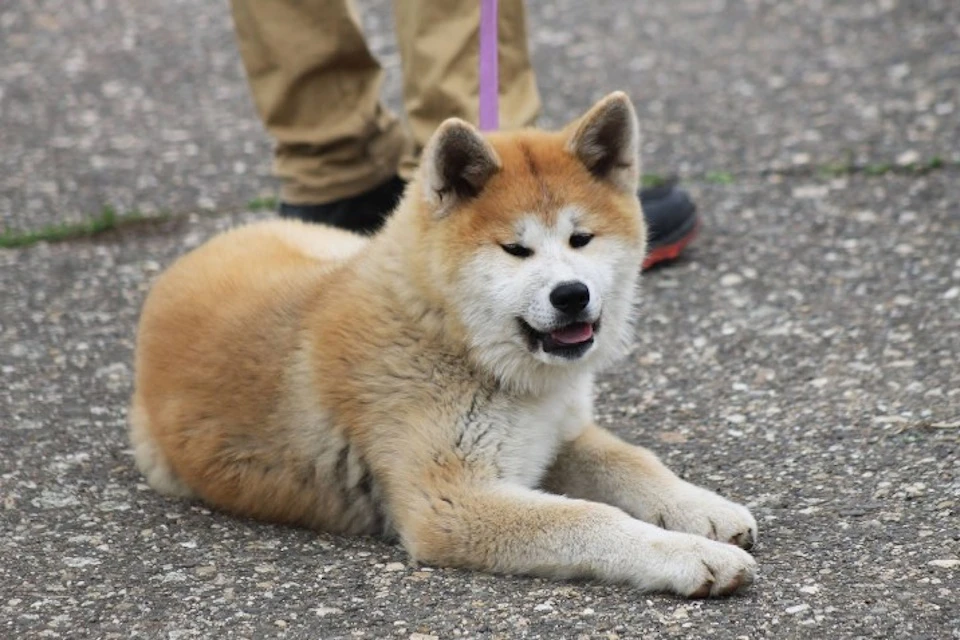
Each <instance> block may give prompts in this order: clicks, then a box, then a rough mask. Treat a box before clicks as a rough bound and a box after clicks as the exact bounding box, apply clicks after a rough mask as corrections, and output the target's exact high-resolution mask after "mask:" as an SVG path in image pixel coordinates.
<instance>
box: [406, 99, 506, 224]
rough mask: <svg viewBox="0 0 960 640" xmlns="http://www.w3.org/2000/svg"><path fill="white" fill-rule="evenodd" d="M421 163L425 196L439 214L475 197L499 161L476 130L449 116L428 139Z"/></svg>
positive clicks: (492, 173)
mask: <svg viewBox="0 0 960 640" xmlns="http://www.w3.org/2000/svg"><path fill="white" fill-rule="evenodd" d="M420 165H421V166H420V176H421V177H420V180H421V184H422V185H423V187H422V188H423V194H424V197H425V198H426V199H427V202H429V203H430V204H432V205H433V206H434V207H435V209H436V215H437V217H438V218H442V217H443V216H445V215H447V214H449V213H450V212H451V211H453V209H454V208H455V207H457V206H458V205H459V204H462V203H464V202H466V201H467V200H471V199H473V198H475V197H477V196H478V195H479V194H480V192H481V191H483V188H484V186H486V184H487V181H488V180H490V178H491V177H492V176H493V175H494V174H495V173H497V172H498V171H499V170H500V166H501V163H500V157H499V156H498V155H497V152H496V151H494V149H493V147H492V146H490V143H489V142H487V141H486V140H485V139H484V138H483V136H482V135H480V132H479V131H477V130H476V129H475V128H474V127H473V126H472V125H470V124H467V123H466V122H464V121H463V120H460V119H459V118H449V119H447V120H445V121H444V122H443V123H442V124H441V125H440V127H439V128H438V129H437V130H436V132H434V134H433V136H432V137H431V138H430V141H429V142H427V146H426V148H425V149H424V150H423V158H422V160H421V163H420Z"/></svg>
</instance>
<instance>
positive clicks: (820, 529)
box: [0, 0, 960, 640]
mask: <svg viewBox="0 0 960 640" xmlns="http://www.w3.org/2000/svg"><path fill="white" fill-rule="evenodd" d="M361 7H362V15H363V20H364V25H365V28H366V29H367V31H368V32H369V34H370V41H371V45H372V48H373V49H374V51H375V52H376V53H377V55H378V56H380V58H381V60H382V62H383V64H384V66H385V68H386V70H387V78H386V82H385V87H384V91H385V97H386V99H387V101H388V103H390V104H392V105H394V106H397V104H398V100H397V96H398V93H399V77H398V60H397V54H396V50H395V46H394V42H393V37H392V34H391V32H390V28H391V27H390V25H391V14H390V11H391V10H390V6H389V3H388V2H386V0H376V1H367V2H363V3H361ZM529 10H530V16H529V25H530V29H531V42H532V45H533V47H534V59H535V64H536V67H537V71H538V77H539V83H540V87H541V92H542V94H543V97H544V105H545V110H544V117H543V121H544V124H545V125H548V126H554V125H558V124H560V123H563V122H565V121H566V120H567V119H569V118H572V117H574V116H575V115H576V114H577V113H579V112H580V111H582V110H583V109H584V108H585V107H586V106H588V105H589V104H590V103H591V101H593V100H594V99H595V98H597V97H599V96H600V95H602V94H604V93H606V92H607V91H610V90H613V89H624V90H626V91H628V92H629V93H630V94H631V95H632V96H633V98H634V99H635V101H636V103H637V106H638V109H639V112H640V118H641V125H642V127H643V132H644V139H645V142H644V161H645V165H646V167H647V168H648V169H649V170H650V171H652V172H656V173H660V174H667V173H672V172H677V173H679V174H680V175H682V176H685V177H686V178H687V181H686V185H687V186H688V187H689V188H690V190H691V191H692V192H693V194H694V196H695V197H696V200H697V202H698V204H699V206H700V209H701V211H702V213H703V215H704V229H703V232H702V235H701V237H700V238H699V240H698V241H697V243H696V244H695V245H694V246H693V247H692V249H691V250H690V251H689V252H688V253H687V254H685V257H684V258H683V259H682V260H681V261H679V262H678V263H676V264H674V265H672V266H669V267H666V268H662V269H656V270H654V271H653V272H651V273H649V274H647V276H646V279H645V293H644V301H643V311H642V318H641V321H640V323H639V324H638V329H637V340H636V346H635V348H634V350H633V352H632V353H631V355H630V357H628V358H627V359H626V360H624V361H623V362H622V363H620V364H619V365H618V366H616V367H615V368H614V369H612V370H611V371H610V372H608V373H607V374H606V375H605V376H603V378H602V379H601V383H600V389H599V393H600V395H599V399H598V420H599V421H600V422H601V423H602V424H603V425H605V426H608V427H609V428H611V429H613V430H615V431H617V432H618V433H620V434H621V435H623V436H624V437H626V438H628V439H630V440H631V441H634V442H637V443H639V444H644V445H646V446H649V447H651V448H653V449H655V450H656V451H657V452H658V453H660V454H661V455H662V456H663V458H664V459H665V460H666V462H667V463H668V464H670V465H671V466H672V467H673V468H674V469H676V470H677V471H679V472H681V473H682V474H683V475H684V477H686V478H688V479H690V480H692V481H694V482H697V483H700V484H703V485H705V486H707V487H710V488H713V489H715V490H718V491H720V492H721V493H723V494H724V495H727V496H730V497H732V498H735V499H737V500H740V501H742V502H744V503H746V504H748V505H749V506H750V507H751V509H752V510H753V512H754V515H756V517H757V520H758V521H759V524H760V541H759V544H758V546H757V548H756V550H755V554H756V557H757V559H758V561H759V563H760V571H761V573H760V577H759V579H758V581H757V582H756V584H755V585H754V587H753V588H752V589H751V590H750V591H748V592H747V593H745V594H744V595H742V596H738V597H734V598H729V599H725V600H718V601H698V602H688V601H684V600H681V599H677V598H673V597H668V596H661V595H643V594H637V593H636V592H633V591H631V590H630V589H628V588H625V587H622V586H609V585H600V584H595V583H588V582H551V581H544V580H538V579H529V578H511V577H503V576H490V575H483V574H477V573H470V572H465V571H456V570H446V569H433V568H430V567H422V566H420V567H417V566H412V565H411V564H410V563H409V562H408V560H407V558H406V557H405V554H404V553H403V551H402V550H401V549H400V548H398V547H395V546H390V545H388V544H385V543H382V542H379V541H377V540H371V539H348V538H339V537H335V536H328V535H323V534H316V533H313V532H309V531H304V530H299V529H293V528H285V527H276V526H270V525H264V524H259V523H255V522H250V521H244V520H240V519H236V518H232V517H228V516H225V515H222V514H219V513H216V512H210V511H209V510H208V509H206V508H204V507H203V506H202V505H198V504H192V503H188V502H178V501H174V500H168V499H165V498H162V497H160V496H158V495H156V494H154V493H153V492H152V491H150V490H149V489H148V488H147V487H146V486H145V485H144V483H143V479H142V478H141V477H140V475H139V473H138V472H137V471H136V469H135V468H134V465H133V459H132V455H131V452H130V449H129V446H128V443H127V439H126V433H125V419H126V418H125V414H126V404H127V401H128V397H129V393H130V389H131V373H132V347H133V339H134V330H135V323H136V318H137V315H138V313H139V306H140V304H141V303H142V300H143V297H144V295H145V293H146V291H147V289H148V287H149V285H150V282H151V281H152V279H153V278H154V277H155V276H156V275H157V273H158V272H159V271H160V270H161V269H162V268H163V267H164V266H165V265H167V264H169V263H170V262H171V261H172V260H173V259H175V257H177V256H178V255H180V254H182V253H183V252H184V251H186V250H187V249H189V248H190V247H193V246H196V245H197V244H199V243H200V242H202V241H203V240H204V239H206V238H208V237H209V236H210V235H211V234H213V233H215V232H217V231H219V230H223V229H226V228H229V227H230V226H232V225H234V224H237V223H239V222H242V221H246V220H252V219H262V218H266V217H269V216H270V215H272V214H271V213H269V212H262V211H261V212H255V211H245V210H244V209H245V208H246V204H247V203H248V202H249V201H250V200H251V199H252V198H255V197H260V196H269V195H272V194H273V193H274V192H275V188H276V185H275V183H274V181H273V180H272V179H271V177H270V158H269V148H270V142H269V140H268V139H267V138H266V137H265V135H264V133H263V131H262V128H261V126H260V124H259V122H258V121H257V120H256V118H255V116H254V115H253V111H252V107H251V104H250V101H249V97H248V95H247V89H246V85H245V80H244V78H243V75H242V72H241V69H240V66H239V60H238V56H237V54H236V50H235V45H234V42H233V35H232V31H231V26H230V21H229V13H228V11H227V8H226V5H225V3H206V4H198V3H188V2H185V1H184V0H176V1H172V2H166V3H150V2H146V1H145V0H129V1H128V2H125V3H107V2H102V1H99V0H90V1H88V2H78V3H68V2H64V1H63V0H38V1H36V2H31V3H19V4H9V3H8V4H6V5H3V6H2V7H0V42H2V46H0V149H2V150H3V153H2V154H0V225H2V228H3V230H5V231H6V232H8V233H14V232H16V233H19V232H25V231H31V230H38V229H42V228H44V227H46V226H48V225H51V224H59V223H64V222H77V221H82V220H84V219H88V218H89V217H90V216H92V215H94V214H96V213H98V212H99V211H100V210H101V209H102V208H103V207H104V206H105V205H110V206H113V207H115V208H116V209H117V210H118V211H119V212H120V213H121V215H124V214H129V213H131V212H134V211H139V212H144V213H147V214H151V213H156V212H162V211H170V212H174V215H172V216H169V217H165V218H157V219H156V220H153V221H147V222H138V223H136V224H129V225H122V226H121V227H120V228H118V229H116V230H114V231H111V232H108V233H105V234H101V235H98V236H95V237H93V238H89V239H75V240H70V241H66V242H60V243H56V244H50V243H45V242H41V243H38V244H35V245H33V246H29V247H25V248H21V249H13V250H0V637H4V638H7V637H9V638H48V637H49V638H59V637H62V638H164V639H183V638H219V637H238V638H273V637H277V638H324V639H327V638H404V639H410V640H428V639H430V638H456V637H463V638H545V639H548V638H657V637H670V638H673V637H675V638H716V639H719V640H727V639H730V640H735V639H742V638H748V639H754V638H819V637H822V638H892V637H896V638H911V639H912V638H921V639H930V640H940V639H943V638H955V639H958V638H960V604H958V602H960V462H958V460H960V365H958V360H960V179H958V178H960V5H958V4H957V3H956V2H953V1H952V0H925V1H921V0H867V1H865V2H858V3H849V2H840V1H829V0H819V1H815V0H805V1H797V2H792V3H784V2H775V1H773V0H726V1H724V0H673V1H669V0H650V1H648V2H642V3H614V2H597V3H583V2H575V1H574V0H551V1H549V2H536V3H534V2H530V3H529ZM921 165H922V166H926V167H930V166H931V165H932V167H933V168H931V169H929V170H925V171H916V170H914V167H916V166H921ZM848 169H854V171H848Z"/></svg>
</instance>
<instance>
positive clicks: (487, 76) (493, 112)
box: [480, 0, 500, 131]
mask: <svg viewBox="0 0 960 640" xmlns="http://www.w3.org/2000/svg"><path fill="white" fill-rule="evenodd" d="M499 87H500V78H499V72H498V70H497V0H480V130H481V131H496V130H497V129H499V128H500V107H499V104H498V99H499V95H498V90H499Z"/></svg>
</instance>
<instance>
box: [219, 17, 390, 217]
mask: <svg viewBox="0 0 960 640" xmlns="http://www.w3.org/2000/svg"><path fill="white" fill-rule="evenodd" d="M231 5H232V10H233V18H234V24H235V26H236V32H237V40H238V42H239V47H240V54H241V57H242V58H243V64H244V67H245V69H246V72H247V78H248V80H249V82H250V88H251V92H252V94H253V101H254V104H255V105H256V108H257V111H258V113H259V114H260V118H261V119H262V120H263V123H264V125H265V126H266V128H267V130H268V131H269V133H270V134H271V135H272V136H273V138H274V139H275V140H276V149H275V157H274V171H275V173H276V175H277V176H278V177H279V178H280V179H281V180H282V181H283V186H282V189H281V198H282V199H283V200H284V201H285V202H289V203H291V204H321V203H325V202H329V201H331V200H337V199H340V198H345V197H349V196H353V195H356V194H358V193H361V192H363V191H366V190H367V189H370V188H372V187H374V186H376V185H378V184H380V183H382V182H384V181H386V180H387V179H389V178H390V177H392V176H394V175H395V174H396V171H397V166H398V163H399V160H400V156H401V154H402V153H403V152H404V148H405V147H407V146H408V143H407V141H406V134H405V132H404V131H403V128H402V126H401V125H400V123H399V122H398V121H397V119H396V118H395V117H394V116H393V115H392V114H391V113H389V112H388V111H387V110H386V109H385V108H384V107H383V105H382V104H381V102H380V82H381V75H382V71H381V69H380V65H379V64H378V63H377V61H376V59H375V58H374V57H373V56H372V55H371V53H370V51H369V49H367V45H366V43H365V42H364V39H363V34H362V32H361V31H360V26H359V24H358V20H357V16H356V14H355V13H354V10H353V8H352V7H351V6H350V5H349V2H348V0H301V1H297V0H231Z"/></svg>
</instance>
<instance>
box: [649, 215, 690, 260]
mask: <svg viewBox="0 0 960 640" xmlns="http://www.w3.org/2000/svg"><path fill="white" fill-rule="evenodd" d="M699 231H700V221H699V220H698V221H697V224H696V225H695V226H694V227H693V229H691V230H690V233H688V234H687V235H685V236H683V237H682V238H680V239H679V240H677V241H676V242H672V243H670V244H665V245H663V246H661V247H657V248H656V249H651V250H650V253H648V254H647V257H646V258H644V259H643V266H642V267H641V269H642V270H644V271H646V270H647V269H649V268H650V267H652V266H653V265H655V264H658V263H660V262H666V261H668V260H675V259H676V258H677V257H678V256H679V255H680V254H681V253H682V252H683V250H684V249H686V248H687V245H688V244H690V243H691V242H693V239H694V238H696V237H697V233H698V232H699Z"/></svg>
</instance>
